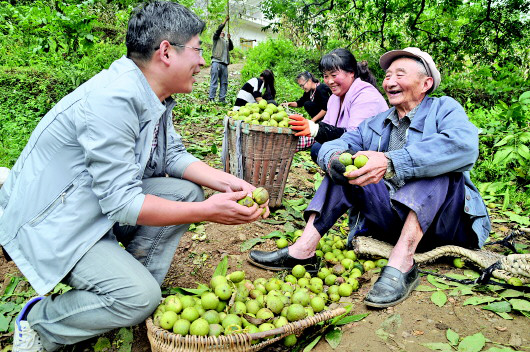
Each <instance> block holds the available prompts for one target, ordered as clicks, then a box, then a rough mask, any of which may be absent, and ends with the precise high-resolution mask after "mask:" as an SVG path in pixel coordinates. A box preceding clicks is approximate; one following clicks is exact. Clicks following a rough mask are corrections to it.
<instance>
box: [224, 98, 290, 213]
mask: <svg viewBox="0 0 530 352" xmlns="http://www.w3.org/2000/svg"><path fill="white" fill-rule="evenodd" d="M227 117H228V118H227V119H226V121H225V131H224V133H225V138H224V142H223V159H224V170H225V171H226V172H229V173H231V174H233V175H236V176H238V177H240V178H242V179H244V180H245V181H247V182H249V183H251V184H253V185H255V186H256V187H265V188H266V189H267V190H269V193H270V200H269V206H270V207H273V208H274V207H278V206H280V205H281V204H282V202H281V200H282V196H283V191H284V189H285V183H286V181H287V175H288V173H289V168H290V167H291V163H292V160H293V156H294V153H295V151H296V144H297V142H298V138H297V137H295V136H294V132H293V131H292V130H291V129H290V128H289V114H288V113H287V111H285V109H284V108H283V107H282V106H276V105H274V104H269V103H267V101H266V100H261V101H260V102H259V103H247V104H246V105H245V106H242V107H241V108H240V109H239V110H237V111H235V110H230V111H228V112H227Z"/></svg>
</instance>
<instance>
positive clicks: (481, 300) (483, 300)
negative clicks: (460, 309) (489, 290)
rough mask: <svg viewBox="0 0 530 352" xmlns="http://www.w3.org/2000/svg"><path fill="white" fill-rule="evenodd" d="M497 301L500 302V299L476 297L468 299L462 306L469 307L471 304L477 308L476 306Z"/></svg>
mask: <svg viewBox="0 0 530 352" xmlns="http://www.w3.org/2000/svg"><path fill="white" fill-rule="evenodd" d="M497 300H498V298H495V297H491V296H474V297H471V298H468V299H466V300H465V301H464V303H462V305H464V306H467V305H469V304H471V305H474V306H476V305H479V304H484V303H490V302H495V301H497Z"/></svg>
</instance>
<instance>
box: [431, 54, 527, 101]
mask: <svg viewBox="0 0 530 352" xmlns="http://www.w3.org/2000/svg"><path fill="white" fill-rule="evenodd" d="M528 78H529V77H528V72H525V71H524V70H523V69H521V68H520V67H516V66H514V65H513V64H507V65H506V66H503V67H500V66H499V65H496V64H495V65H493V66H471V65H469V66H467V67H466V68H465V69H464V70H463V71H460V72H451V73H449V74H446V75H443V76H442V82H441V84H440V88H439V89H438V90H437V91H436V94H435V95H437V96H441V95H449V96H451V97H453V98H455V99H456V100H457V101H459V102H460V103H461V104H465V103H467V102H469V103H472V104H474V105H477V106H482V107H492V106H495V104H497V103H498V102H499V101H504V102H508V103H509V102H511V101H512V100H514V99H517V98H518V97H519V96H520V95H521V94H522V93H523V92H525V91H527V90H530V83H529V81H528Z"/></svg>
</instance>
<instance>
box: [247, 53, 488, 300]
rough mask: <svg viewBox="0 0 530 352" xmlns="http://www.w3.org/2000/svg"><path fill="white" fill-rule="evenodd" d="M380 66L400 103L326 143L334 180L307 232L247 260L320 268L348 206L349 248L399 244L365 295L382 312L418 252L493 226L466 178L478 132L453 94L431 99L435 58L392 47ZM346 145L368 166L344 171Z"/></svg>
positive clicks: (412, 281) (316, 203)
mask: <svg viewBox="0 0 530 352" xmlns="http://www.w3.org/2000/svg"><path fill="white" fill-rule="evenodd" d="M380 65H381V67H382V68H383V69H384V70H385V72H386V76H385V79H384V81H383V89H384V90H385V93H386V94H387V97H388V100H389V102H390V104H391V105H392V106H393V107H392V108H391V109H389V110H387V111H385V112H383V113H380V114H378V115H376V116H374V117H372V118H370V119H367V120H365V121H364V122H363V123H362V124H361V125H360V126H359V128H358V129H357V130H353V131H349V132H346V133H345V134H343V135H342V137H340V138H339V139H336V140H334V141H330V142H328V143H325V144H324V145H323V146H322V149H321V150H320V152H319V155H318V163H319V165H320V166H321V167H322V169H323V170H324V171H325V172H326V173H327V174H328V175H329V176H327V177H325V178H324V181H323V182H322V185H321V186H320V188H319V189H318V191H317V194H316V195H315V197H314V199H313V200H312V201H311V203H310V205H309V206H308V207H307V209H306V211H305V216H306V219H308V222H307V225H306V228H305V230H304V233H303V235H302V237H301V238H300V239H299V240H298V241H297V242H296V243H295V244H294V245H292V246H290V247H287V248H284V249H281V250H279V251H275V252H259V251H253V252H251V253H250V256H249V260H250V262H252V263H254V264H256V265H258V266H261V267H265V268H268V269H272V270H279V269H286V268H289V267H293V266H294V265H296V264H303V265H304V264H305V265H315V264H316V263H317V261H316V258H315V254H314V253H315V249H316V246H317V244H318V241H319V240H320V237H321V234H325V233H326V232H327V231H328V230H329V229H330V228H331V227H332V226H333V225H334V223H335V222H336V221H337V219H338V218H339V217H340V216H341V215H342V214H344V213H345V212H346V211H347V210H350V217H351V219H350V224H354V226H352V228H351V229H350V235H349V245H350V246H351V241H352V238H354V237H355V236H356V235H360V234H362V235H369V236H372V237H375V238H378V239H380V240H383V241H386V242H390V243H392V244H394V248H393V250H392V252H391V254H390V257H389V261H388V265H387V266H386V267H384V268H383V269H382V271H381V274H380V276H379V278H378V280H377V282H376V283H375V284H374V286H373V288H372V289H371V291H370V292H369V293H368V294H367V296H366V297H365V303H366V304H367V305H369V306H373V307H379V308H382V307H390V306H393V305H395V304H398V303H400V302H402V301H403V300H405V299H406V298H407V297H408V295H409V294H410V292H411V291H412V290H413V289H414V288H415V286H416V285H417V284H418V282H419V277H418V269H417V265H416V263H415V262H414V253H415V252H416V251H417V250H418V251H425V250H429V249H432V248H435V247H438V246H441V245H448V244H452V245H458V246H462V247H467V248H479V247H481V246H482V245H483V244H484V242H485V241H486V239H487V237H488V235H489V232H490V227H491V224H490V220H489V217H488V213H487V210H486V207H485V205H484V202H483V200H482V198H481V196H480V194H479V192H478V190H477V188H476V187H475V186H474V185H473V183H472V182H471V180H470V178H469V170H470V169H471V168H472V166H473V164H474V162H475V161H476V159H477V157H478V131H477V128H476V127H475V126H474V125H473V124H472V123H471V122H470V121H469V120H468V117H467V115H466V113H465V112H464V109H463V108H462V106H461V105H460V104H459V103H458V102H456V101H455V100H454V99H452V98H450V97H447V96H444V97H440V98H433V97H430V96H428V93H430V92H432V91H434V90H435V89H436V88H437V87H438V86H439V85H440V73H439V72H438V70H437V68H436V65H435V64H434V61H433V59H432V58H431V56H430V55H429V54H427V53H426V52H423V51H421V50H420V49H418V48H406V49H404V50H393V51H389V52H387V53H385V54H384V55H383V56H381V58H380ZM346 151H348V152H349V153H351V154H352V155H353V156H354V157H355V156H358V155H361V154H364V155H366V156H367V157H368V162H367V163H366V165H365V166H363V167H362V168H360V169H358V170H356V171H353V172H350V173H349V174H346V176H345V175H344V173H345V167H344V166H343V165H342V164H341V163H340V162H339V160H338V159H339V155H340V154H341V153H343V152H346ZM351 220H353V221H351Z"/></svg>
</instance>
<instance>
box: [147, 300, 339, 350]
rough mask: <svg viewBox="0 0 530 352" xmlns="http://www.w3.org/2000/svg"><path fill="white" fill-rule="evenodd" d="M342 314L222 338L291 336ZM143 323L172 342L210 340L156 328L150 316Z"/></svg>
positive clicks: (327, 313)
mask: <svg viewBox="0 0 530 352" xmlns="http://www.w3.org/2000/svg"><path fill="white" fill-rule="evenodd" d="M344 313H346V309H345V308H344V307H339V308H335V309H333V310H326V311H322V312H320V313H317V314H315V315H314V316H311V317H307V318H305V319H302V320H298V321H293V322H290V323H289V324H286V325H284V326H282V327H279V328H275V329H271V330H267V331H261V332H255V333H238V334H233V335H223V337H226V338H228V339H230V337H231V336H237V339H239V340H240V339H241V338H243V339H244V340H246V341H252V340H259V339H262V338H267V337H271V336H274V335H281V336H286V335H291V334H294V333H297V332H300V331H302V330H304V329H306V328H307V327H309V326H312V325H315V324H317V323H320V322H322V321H326V320H329V319H332V318H334V317H336V316H339V315H341V314H344ZM145 323H146V325H147V329H148V331H150V332H151V333H153V334H154V335H155V336H157V337H158V336H160V335H162V334H163V335H164V336H165V337H168V336H169V337H170V338H171V339H172V340H176V341H177V342H186V341H189V339H190V338H191V339H193V340H196V341H197V342H202V343H207V342H208V341H210V340H211V339H209V338H210V337H211V336H192V335H186V336H183V335H180V334H175V333H174V332H172V331H169V330H166V329H163V328H161V327H158V326H156V325H155V324H154V322H153V319H152V317H151V316H149V317H148V318H147V319H146V320H145Z"/></svg>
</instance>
